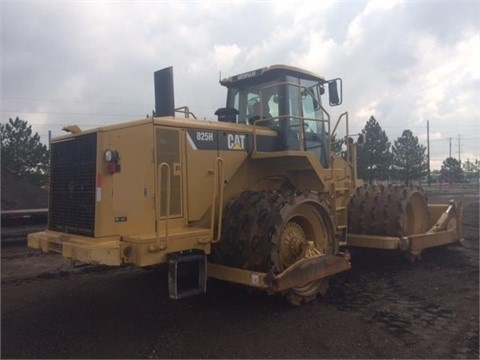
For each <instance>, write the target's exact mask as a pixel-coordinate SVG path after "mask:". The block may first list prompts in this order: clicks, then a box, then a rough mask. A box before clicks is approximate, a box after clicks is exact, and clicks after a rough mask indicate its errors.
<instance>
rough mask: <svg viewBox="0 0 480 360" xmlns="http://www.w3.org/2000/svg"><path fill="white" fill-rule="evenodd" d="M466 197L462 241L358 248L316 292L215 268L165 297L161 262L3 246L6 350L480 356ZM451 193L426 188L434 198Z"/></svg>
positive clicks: (473, 211)
mask: <svg viewBox="0 0 480 360" xmlns="http://www.w3.org/2000/svg"><path fill="white" fill-rule="evenodd" d="M474 195H475V196H473V195H472V194H470V195H466V196H462V195H458V194H457V195H455V196H454V197H455V198H457V199H458V198H459V197H461V198H463V201H464V203H465V209H464V235H465V238H466V247H463V248H462V247H456V246H450V247H445V248H435V249H430V250H428V251H425V252H424V254H423V256H422V259H421V261H420V262H418V263H416V264H410V263H408V262H406V261H405V260H404V258H403V257H402V256H400V254H397V253H384V252H365V251H361V252H359V251H352V269H351V270H350V271H348V272H345V273H342V274H338V275H337V276H335V277H333V278H331V279H330V290H329V292H328V293H327V295H326V296H325V297H323V298H319V299H318V300H317V301H316V302H315V303H313V304H309V305H304V306H301V307H292V306H289V305H287V304H286V303H285V302H284V301H283V300H282V299H281V298H277V297H272V296H267V295H265V294H263V293H250V292H248V291H245V289H243V288H240V287H237V286H234V285H231V284H227V283H223V282H220V281H213V280H209V283H208V291H207V293H206V294H203V295H199V296H195V297H191V298H187V299H182V300H177V301H173V300H169V299H168V292H167V274H166V272H165V271H162V270H160V271H158V270H157V271H146V270H141V269H136V268H131V267H125V268H120V269H112V268H106V267H93V266H85V265H78V264H77V265H75V264H72V263H71V262H69V261H68V260H65V259H63V258H61V257H60V256H59V255H47V254H43V253H41V252H39V251H35V250H31V249H28V248H26V246H25V245H24V243H20V244H18V243H16V245H12V244H9V245H8V246H7V245H5V246H3V247H2V252H1V279H2V285H1V357H2V358H275V359H279V358H323V359H332V358H342V359H348V358H375V359H384V358H431V359H433V358H435V359H438V358H447V359H454V358H476V359H478V358H479V226H478V223H479V211H478V209H479V203H478V193H477V194H474ZM447 200H448V198H442V197H439V196H431V197H430V201H431V202H447Z"/></svg>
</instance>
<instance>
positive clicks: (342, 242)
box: [338, 241, 347, 246]
mask: <svg viewBox="0 0 480 360" xmlns="http://www.w3.org/2000/svg"><path fill="white" fill-rule="evenodd" d="M338 246H347V242H346V241H339V242H338Z"/></svg>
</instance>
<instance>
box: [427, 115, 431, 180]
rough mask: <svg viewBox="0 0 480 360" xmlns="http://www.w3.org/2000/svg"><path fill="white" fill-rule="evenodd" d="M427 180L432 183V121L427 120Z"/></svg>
mask: <svg viewBox="0 0 480 360" xmlns="http://www.w3.org/2000/svg"><path fill="white" fill-rule="evenodd" d="M427 182H428V186H429V187H430V185H431V180H430V122H429V121H428V120H427Z"/></svg>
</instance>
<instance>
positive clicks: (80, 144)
mask: <svg viewBox="0 0 480 360" xmlns="http://www.w3.org/2000/svg"><path fill="white" fill-rule="evenodd" d="M154 80H155V106H156V109H155V114H154V116H153V117H148V116H147V118H144V119H140V120H136V121H131V122H125V123H120V124H117V125H109V126H103V127H99V128H96V129H92V130H86V131H81V130H80V128H79V127H78V126H70V127H67V128H65V129H66V130H68V131H69V132H70V133H69V134H67V135H65V136H61V137H58V138H55V139H54V140H52V142H51V167H50V201H49V213H48V225H47V229H46V230H45V231H42V232H38V233H33V234H29V235H28V245H29V246H30V247H32V248H37V249H42V250H43V251H45V252H57V253H60V254H62V255H63V256H64V257H67V258H70V259H74V260H77V261H81V262H86V263H92V264H105V265H112V266H120V265H124V264H134V265H137V266H140V267H147V266H152V265H157V264H162V263H168V272H169V293H170V297H171V298H175V299H177V298H182V297H185V296H189V295H193V294H197V293H201V292H205V291H206V283H207V277H212V278H217V279H221V280H226V281H231V282H234V283H240V284H243V285H246V286H251V287H255V288H260V289H263V290H265V291H267V292H268V293H270V294H273V293H280V294H284V295H285V296H286V298H287V299H288V301H290V302H291V303H292V304H300V303H301V302H303V301H310V300H312V299H314V298H315V296H316V295H317V294H318V293H324V292H325V291H326V290H327V288H328V278H329V277H330V276H332V275H334V274H336V273H339V272H342V271H345V270H348V269H349V268H350V261H349V260H350V259H349V256H348V252H347V251H345V249H346V247H348V246H360V247H367V248H383V249H399V250H401V251H404V252H405V253H406V254H407V255H408V256H409V257H410V258H411V259H412V260H415V259H417V258H418V257H419V255H420V252H421V251H422V250H423V249H424V248H428V247H432V246H437V245H443V244H448V243H454V242H457V241H461V240H462V234H461V214H462V211H461V209H462V208H461V204H459V203H458V204H457V203H455V202H452V203H450V204H446V205H442V206H439V205H428V204H427V203H426V200H425V197H424V196H423V194H422V192H421V191H420V190H418V189H412V188H400V187H391V186H387V187H364V186H363V183H362V181H361V180H359V179H358V178H357V172H356V146H357V144H358V143H359V142H362V141H363V140H364V136H363V135H362V134H357V135H352V134H349V128H348V113H343V114H341V115H340V116H339V118H338V120H337V121H336V122H335V123H334V122H333V121H331V118H330V114H329V113H328V111H327V109H326V108H327V105H326V104H327V103H328V104H329V105H330V106H336V105H339V104H341V102H342V81H341V79H338V78H337V79H333V80H325V79H324V78H323V77H321V76H318V75H316V74H313V73H311V72H308V71H304V70H302V69H298V68H294V67H290V66H283V65H275V66H270V67H266V68H262V69H258V70H254V71H250V72H247V73H243V74H240V75H237V76H233V77H230V78H227V79H224V80H222V81H221V82H220V83H221V85H223V86H225V87H226V88H227V90H228V91H227V101H226V106H225V107H224V108H221V109H218V110H217V111H216V112H215V115H217V116H218V120H216V121H207V120H197V119H196V118H195V116H194V115H193V114H192V113H191V112H190V109H189V108H188V107H180V108H175V105H174V96H173V69H172V68H171V67H170V68H166V69H163V70H160V71H157V72H155V74H154ZM326 91H328V97H327V96H326V94H325V92H326ZM325 98H326V99H325ZM176 114H180V115H179V116H176ZM339 124H342V127H343V126H344V127H345V131H344V133H345V134H346V136H345V138H344V150H345V151H344V152H343V155H342V156H334V155H333V153H332V151H331V148H332V142H333V138H334V136H335V133H336V130H337V128H338V126H339ZM188 269H191V271H193V273H194V279H195V280H194V281H193V282H187V283H186V284H187V285H185V283H182V281H181V280H180V279H181V277H180V275H179V274H181V273H183V272H184V271H185V270H188Z"/></svg>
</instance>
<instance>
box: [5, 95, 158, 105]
mask: <svg viewBox="0 0 480 360" xmlns="http://www.w3.org/2000/svg"><path fill="white" fill-rule="evenodd" d="M0 99H2V101H3V100H14V101H16V100H30V101H42V102H59V103H79V104H99V105H142V106H152V103H127V102H123V101H122V102H113V101H105V102H98V101H85V100H76V99H71V100H66V99H65V100H60V99H38V98H29V97H0Z"/></svg>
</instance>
